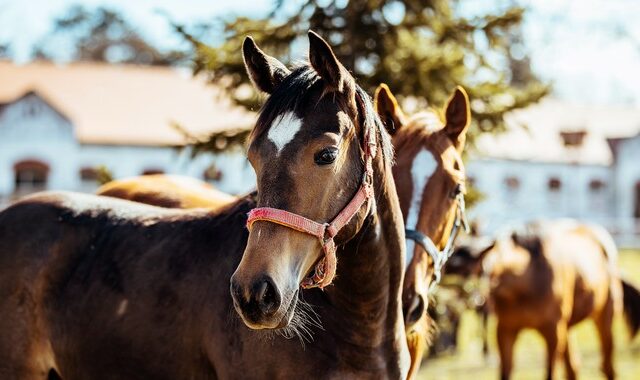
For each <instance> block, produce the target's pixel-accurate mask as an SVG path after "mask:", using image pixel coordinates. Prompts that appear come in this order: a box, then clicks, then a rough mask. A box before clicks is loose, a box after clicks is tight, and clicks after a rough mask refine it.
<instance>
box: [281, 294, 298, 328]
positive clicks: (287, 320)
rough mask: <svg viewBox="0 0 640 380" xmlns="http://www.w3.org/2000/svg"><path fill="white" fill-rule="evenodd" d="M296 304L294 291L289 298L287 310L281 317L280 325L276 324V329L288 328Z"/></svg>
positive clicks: (296, 295)
mask: <svg viewBox="0 0 640 380" xmlns="http://www.w3.org/2000/svg"><path fill="white" fill-rule="evenodd" d="M297 304H298V290H296V291H295V292H294V293H293V296H292V297H291V301H290V302H289V306H288V307H287V310H286V311H285V313H284V315H283V316H282V319H281V320H280V323H278V326H276V329H284V328H286V327H288V326H289V324H290V323H291V320H292V319H293V316H294V315H295V313H296V306H297Z"/></svg>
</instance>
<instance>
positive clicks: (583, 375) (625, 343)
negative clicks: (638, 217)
mask: <svg viewBox="0 0 640 380" xmlns="http://www.w3.org/2000/svg"><path fill="white" fill-rule="evenodd" d="M620 267H621V268H622V273H623V275H624V277H625V278H627V279H629V280H630V281H631V282H633V283H634V284H635V285H637V286H640V251H622V252H621V253H620ZM478 321H479V320H478V319H477V318H476V316H475V315H474V314H473V313H471V312H468V313H466V314H465V315H463V317H462V322H461V328H460V332H459V335H458V341H459V343H460V345H459V347H458V352H457V353H455V354H451V355H443V356H439V357H437V358H429V359H427V360H425V361H424V362H423V364H422V368H421V372H420V375H419V379H438V380H446V379H472V380H485V379H498V378H499V366H500V363H499V359H498V350H497V347H496V343H495V320H494V319H491V320H490V322H489V350H490V352H489V356H488V357H487V358H484V357H483V355H482V346H481V340H480V326H479V324H478ZM614 334H615V346H616V352H615V368H616V371H617V374H618V378H619V379H623V380H640V334H639V336H636V338H635V339H634V340H633V341H631V342H630V341H629V338H628V334H627V329H626V325H625V324H624V320H623V318H622V316H617V317H616V321H615V325H614ZM570 339H572V343H573V347H574V348H577V349H578V350H579V352H580V366H579V371H578V378H579V379H604V376H602V374H601V373H600V371H599V368H600V345H599V341H598V336H597V332H596V330H595V326H594V325H593V322H591V321H590V320H588V321H584V322H582V323H580V324H578V325H577V326H575V327H574V328H573V329H572V330H571V333H570ZM545 357H546V350H545V347H544V341H543V340H542V338H541V337H540V336H539V335H538V334H537V333H536V332H534V331H528V330H527V331H524V332H523V333H521V334H520V336H519V337H518V341H517V343H516V347H515V354H514V372H513V376H512V378H513V379H515V380H529V379H536V380H539V379H543V378H544V376H545ZM557 371H558V372H557V375H558V376H559V377H558V378H560V379H562V378H565V376H564V367H563V365H562V363H560V365H558V366H557Z"/></svg>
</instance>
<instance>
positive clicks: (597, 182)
mask: <svg viewBox="0 0 640 380" xmlns="http://www.w3.org/2000/svg"><path fill="white" fill-rule="evenodd" d="M606 187H607V184H606V183H605V182H604V181H603V180H601V179H592V180H591V181H590V182H589V190H591V191H592V192H594V193H598V192H601V191H603V190H604V189H605V188H606Z"/></svg>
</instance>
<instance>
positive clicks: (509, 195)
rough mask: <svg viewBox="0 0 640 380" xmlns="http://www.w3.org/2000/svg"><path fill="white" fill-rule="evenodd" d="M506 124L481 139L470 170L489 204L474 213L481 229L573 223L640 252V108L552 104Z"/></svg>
mask: <svg viewBox="0 0 640 380" xmlns="http://www.w3.org/2000/svg"><path fill="white" fill-rule="evenodd" d="M507 124H508V125H509V126H510V128H509V132H507V133H504V134H502V135H497V136H482V137H481V138H479V141H477V145H476V149H475V150H474V153H472V154H471V157H470V160H469V163H468V164H467V172H468V175H469V178H470V181H472V182H473V183H474V184H475V185H476V187H477V188H478V189H479V190H480V191H481V192H482V193H483V194H484V195H485V197H486V198H485V199H484V200H483V201H481V202H480V203H479V204H478V205H476V206H475V207H474V208H473V209H472V211H471V214H472V216H473V217H476V218H477V219H478V220H479V221H480V224H481V226H482V227H483V228H485V229H486V230H487V231H488V232H491V231H495V229H497V228H500V227H501V226H504V225H505V224H509V223H514V222H521V221H525V220H530V219H534V218H555V217H571V218H577V219H580V220H585V221H590V222H596V223H600V224H603V225H604V226H606V227H607V228H608V229H609V230H610V231H611V232H612V233H614V235H615V236H616V238H617V240H618V242H619V244H621V245H623V246H636V247H637V246H640V223H639V220H640V219H639V218H640V135H639V133H640V108H633V107H613V106H587V105H577V104H571V103H568V102H563V101H559V100H555V99H547V100H544V101H542V102H541V103H539V104H538V105H535V106H532V107H529V108H527V109H525V110H521V111H517V112H513V113H512V114H510V115H508V117H507Z"/></svg>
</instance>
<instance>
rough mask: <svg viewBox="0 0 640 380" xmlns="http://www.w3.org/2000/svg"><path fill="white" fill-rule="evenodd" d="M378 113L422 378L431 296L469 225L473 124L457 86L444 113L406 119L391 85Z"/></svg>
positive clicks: (415, 365) (406, 307)
mask: <svg viewBox="0 0 640 380" xmlns="http://www.w3.org/2000/svg"><path fill="white" fill-rule="evenodd" d="M375 104H376V109H377V112H378V114H379V115H380V117H381V118H382V120H383V122H384V123H385V125H386V126H387V128H388V130H389V132H390V133H391V135H392V142H393V146H394V149H395V151H396V165H395V166H394V168H393V176H394V179H395V181H396V189H397V191H398V197H399V199H400V207H401V209H402V214H403V216H404V220H405V224H406V228H407V232H408V234H407V238H409V237H412V238H413V239H415V241H416V242H415V243H414V242H413V241H408V243H407V255H408V259H407V261H406V263H407V271H406V274H405V279H404V285H403V290H402V303H403V312H404V320H405V329H406V332H407V339H408V343H409V352H410V354H411V369H410V377H412V376H415V374H416V373H417V371H418V369H419V367H420V362H421V360H422V357H423V354H424V351H425V349H426V341H427V337H428V333H429V330H430V323H431V322H430V320H429V318H428V316H427V313H426V312H425V311H426V308H427V301H428V295H429V291H430V290H432V288H433V286H432V285H434V284H435V283H437V282H438V281H439V278H440V275H441V273H440V272H441V270H442V266H443V265H444V264H445V262H446V261H447V259H448V258H449V256H451V254H452V252H453V251H452V250H453V242H454V240H455V238H456V235H457V233H458V230H459V227H461V224H464V223H465V220H464V192H465V172H464V165H463V162H462V151H463V149H464V144H465V139H466V132H467V129H468V128H469V123H470V119H471V118H470V110H469V100H468V97H467V94H466V93H465V91H464V90H463V89H462V88H461V87H458V88H457V89H456V90H455V92H454V93H453V95H452V96H451V98H450V99H449V102H448V103H447V105H446V107H445V108H444V112H443V113H440V112H438V111H436V110H429V111H426V112H421V113H417V114H415V115H413V116H411V117H407V116H405V114H404V112H402V110H401V108H400V107H399V105H398V102H397V101H396V99H395V97H394V96H393V94H392V93H391V92H390V91H389V88H388V87H387V86H386V85H384V84H383V85H381V86H380V87H378V89H377V91H376V96H375Z"/></svg>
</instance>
